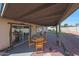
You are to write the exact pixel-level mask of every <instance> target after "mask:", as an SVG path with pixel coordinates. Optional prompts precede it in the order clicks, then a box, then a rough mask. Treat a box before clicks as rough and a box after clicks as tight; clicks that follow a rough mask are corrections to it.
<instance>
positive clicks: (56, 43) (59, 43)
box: [1, 3, 79, 56]
mask: <svg viewBox="0 0 79 59" xmlns="http://www.w3.org/2000/svg"><path fill="white" fill-rule="evenodd" d="M78 8H79V4H77V3H69V4H68V3H64V4H63V3H26V4H22V3H19V4H17V3H14V4H12V3H9V4H8V3H7V4H3V8H2V12H1V19H2V20H3V19H9V20H10V21H11V20H12V21H14V22H10V21H9V22H8V24H9V26H10V32H9V45H10V47H12V48H13V49H11V50H10V51H7V52H6V53H4V54H3V55H31V56H38V55H39V56H42V55H43V56H44V55H49V56H50V55H51V56H63V55H73V53H71V52H69V51H67V50H68V49H66V47H65V46H66V45H65V44H63V42H64V41H65V40H63V39H64V36H63V35H62V34H61V28H60V24H61V22H62V21H64V20H65V19H66V18H67V17H68V16H69V15H71V14H72V13H73V12H74V11H75V10H77V9H78ZM6 21H7V20H6ZM18 21H19V22H20V23H17V22H18ZM25 23H29V25H28V24H25ZM13 24H20V25H25V26H28V28H29V35H28V39H27V42H26V41H25V42H24V43H23V44H20V45H18V46H17V47H15V48H14V47H13V45H12V33H11V32H12V25H13ZM32 24H33V25H32ZM48 26H54V27H55V28H56V32H55V33H52V32H49V31H47V27H48ZM39 27H41V29H42V30H41V31H40V30H39V29H38V28H39ZM44 28H45V30H44ZM39 31H40V32H41V33H43V35H41V36H44V35H45V36H44V39H45V40H46V41H47V42H46V43H45V45H44V51H42V52H41V51H40V52H39V53H36V49H35V46H34V45H32V44H31V43H32V41H33V38H34V37H37V34H38V32H39ZM40 32H39V33H40ZM65 43H66V42H65ZM20 53H21V54H20ZM22 53H23V54H22Z"/></svg>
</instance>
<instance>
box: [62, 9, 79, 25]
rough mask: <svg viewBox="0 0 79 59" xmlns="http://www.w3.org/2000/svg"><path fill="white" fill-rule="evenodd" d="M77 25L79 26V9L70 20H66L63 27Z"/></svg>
mask: <svg viewBox="0 0 79 59" xmlns="http://www.w3.org/2000/svg"><path fill="white" fill-rule="evenodd" d="M64 24H68V25H75V24H79V9H77V10H76V11H75V12H74V13H72V14H71V15H70V16H69V17H68V18H66V19H65V20H64V21H63V22H62V23H61V25H64Z"/></svg>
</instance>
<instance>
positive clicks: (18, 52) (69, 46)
mask: <svg viewBox="0 0 79 59" xmlns="http://www.w3.org/2000/svg"><path fill="white" fill-rule="evenodd" d="M57 39H58V40H59V41H60V46H58V45H57V43H56V41H57ZM62 43H63V44H62ZM78 44H79V38H78V36H76V35H73V34H60V36H59V37H58V38H57V36H56V34H55V33H48V43H46V44H45V46H44V51H43V52H41V53H38V54H37V53H36V52H35V47H34V46H31V47H30V48H29V47H28V43H26V42H25V43H23V44H21V45H20V46H17V47H16V48H13V49H12V50H10V51H7V52H6V54H4V56H64V55H66V54H65V53H68V54H69V55H71V56H72V55H74V56H75V55H79V45H78ZM63 45H64V47H63ZM49 48H51V49H52V51H51V52H50V51H49ZM64 49H65V50H66V51H64Z"/></svg>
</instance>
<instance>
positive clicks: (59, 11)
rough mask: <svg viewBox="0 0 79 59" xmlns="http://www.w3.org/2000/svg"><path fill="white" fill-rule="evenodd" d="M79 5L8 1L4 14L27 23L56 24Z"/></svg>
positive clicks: (5, 16) (6, 16)
mask: <svg viewBox="0 0 79 59" xmlns="http://www.w3.org/2000/svg"><path fill="white" fill-rule="evenodd" d="M78 7H79V4H72V3H70V4H68V3H57V4H56V3H8V4H6V6H5V10H4V13H3V15H2V16H3V17H4V18H10V19H14V20H18V21H23V22H27V23H33V24H38V25H45V26H56V25H57V24H58V23H60V22H62V21H63V20H64V19H65V18H67V17H68V16H69V15H70V14H71V13H72V12H74V11H75V10H76V9H77V8H78Z"/></svg>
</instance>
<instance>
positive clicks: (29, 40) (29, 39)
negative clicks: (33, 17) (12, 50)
mask: <svg viewBox="0 0 79 59" xmlns="http://www.w3.org/2000/svg"><path fill="white" fill-rule="evenodd" d="M28 42H29V47H30V44H31V25H30V26H29V38H28Z"/></svg>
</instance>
